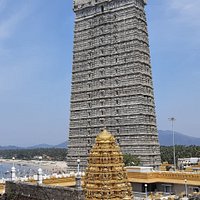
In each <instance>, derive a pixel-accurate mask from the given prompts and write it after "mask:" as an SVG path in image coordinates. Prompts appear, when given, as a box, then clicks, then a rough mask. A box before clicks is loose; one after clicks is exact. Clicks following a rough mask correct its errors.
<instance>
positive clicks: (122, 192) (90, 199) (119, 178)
mask: <svg viewBox="0 0 200 200" xmlns="http://www.w3.org/2000/svg"><path fill="white" fill-rule="evenodd" d="M83 188H84V191H85V199H86V200H94V199H95V200H98V199H101V200H102V199H106V200H107V199H108V200H132V199H133V195H132V187H131V185H130V183H129V182H128V178H127V173H126V170H125V168H124V163H123V156H122V153H121V151H120V148H119V146H118V145H117V144H116V142H115V138H114V136H113V135H112V134H110V133H109V132H107V131H106V130H103V131H102V132H101V133H99V135H98V136H97V137H96V143H95V145H94V146H93V148H92V150H91V152H90V155H89V158H88V167H87V168H86V173H85V178H84V185H83Z"/></svg>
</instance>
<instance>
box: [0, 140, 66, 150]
mask: <svg viewBox="0 0 200 200" xmlns="http://www.w3.org/2000/svg"><path fill="white" fill-rule="evenodd" d="M40 148H42V149H44V148H46V149H48V148H59V149H60V148H67V142H63V143H60V144H57V145H50V144H38V145H34V146H30V147H18V146H11V145H9V146H0V150H13V149H40Z"/></svg>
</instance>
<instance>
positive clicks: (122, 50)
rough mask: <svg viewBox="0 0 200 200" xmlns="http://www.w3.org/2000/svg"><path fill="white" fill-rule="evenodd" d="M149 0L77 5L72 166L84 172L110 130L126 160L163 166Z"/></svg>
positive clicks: (85, 0) (78, 1) (82, 0)
mask: <svg viewBox="0 0 200 200" xmlns="http://www.w3.org/2000/svg"><path fill="white" fill-rule="evenodd" d="M145 5H146V0H74V12H75V14H76V19H75V30H74V50H73V54H74V55H73V71H72V94H71V116H70V130H69V145H68V155H67V164H68V166H69V168H70V169H72V170H74V169H75V168H76V166H77V163H76V161H77V159H80V160H81V164H82V166H81V167H82V169H85V167H86V166H87V157H88V154H89V152H90V150H91V148H92V146H93V144H94V143H95V138H96V133H98V132H99V131H100V130H101V129H102V128H104V127H106V129H107V130H108V131H109V132H112V133H113V134H114V136H115V138H116V139H117V142H118V144H119V145H120V148H121V150H122V152H123V153H124V154H133V155H136V156H138V157H139V158H140V160H141V163H142V164H143V165H145V166H155V167H156V166H158V165H159V164H160V147H159V142H158V133H157V127H156V115H155V104H154V93H153V84H152V73H151V65H150V52H149V41H148V33H147V22H146V16H145V11H144V7H145Z"/></svg>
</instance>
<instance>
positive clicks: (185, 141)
mask: <svg viewBox="0 0 200 200" xmlns="http://www.w3.org/2000/svg"><path fill="white" fill-rule="evenodd" d="M174 136H175V144H176V145H185V146H190V145H196V146H200V138H198V137H193V136H188V135H185V134H182V133H179V132H174ZM158 138H159V142H160V145H161V146H172V145H173V135H172V131H169V130H158ZM67 145H68V141H66V142H62V143H60V144H57V145H49V144H38V145H33V146H30V147H18V146H14V145H9V146H0V150H12V149H38V148H67Z"/></svg>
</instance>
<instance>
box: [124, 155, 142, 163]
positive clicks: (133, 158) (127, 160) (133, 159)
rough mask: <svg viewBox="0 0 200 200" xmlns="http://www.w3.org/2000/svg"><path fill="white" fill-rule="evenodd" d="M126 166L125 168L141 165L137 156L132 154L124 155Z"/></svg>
mask: <svg viewBox="0 0 200 200" xmlns="http://www.w3.org/2000/svg"><path fill="white" fill-rule="evenodd" d="M123 158H124V164H125V166H138V165H140V159H139V158H138V157H137V156H134V155H131V154H124V155H123Z"/></svg>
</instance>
